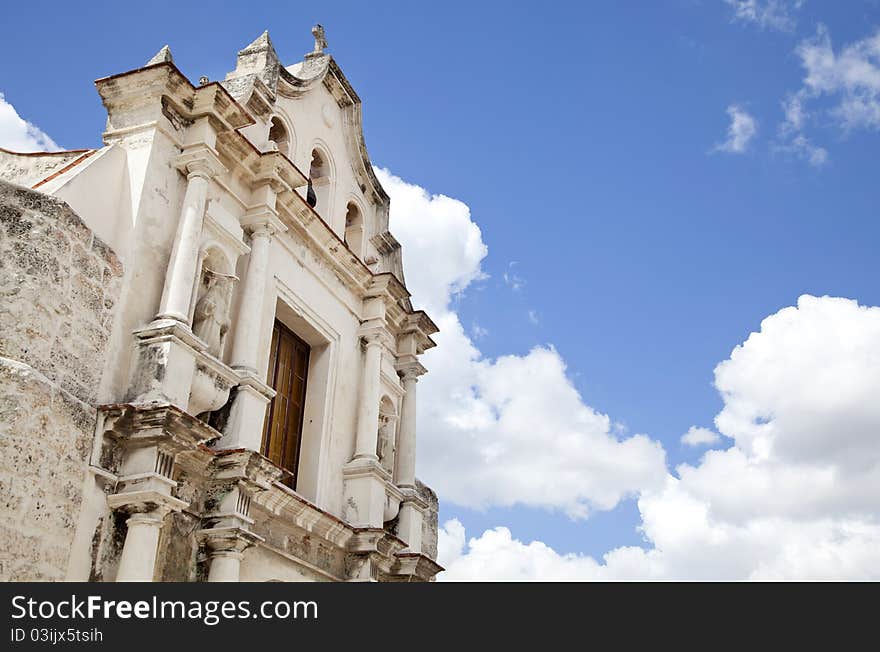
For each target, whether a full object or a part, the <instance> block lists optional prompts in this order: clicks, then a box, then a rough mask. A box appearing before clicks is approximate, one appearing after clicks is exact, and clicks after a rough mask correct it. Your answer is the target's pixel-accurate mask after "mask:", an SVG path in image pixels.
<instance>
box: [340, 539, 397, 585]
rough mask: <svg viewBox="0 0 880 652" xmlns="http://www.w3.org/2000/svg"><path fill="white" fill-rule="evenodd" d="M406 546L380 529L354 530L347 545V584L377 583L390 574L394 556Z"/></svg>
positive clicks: (394, 560)
mask: <svg viewBox="0 0 880 652" xmlns="http://www.w3.org/2000/svg"><path fill="white" fill-rule="evenodd" d="M405 546H406V544H405V543H404V542H403V541H401V540H400V539H398V538H397V537H396V536H394V535H393V534H390V533H389V532H388V531H387V530H384V529H381V528H355V529H354V536H352V538H351V540H350V541H349V544H348V555H347V557H346V564H345V566H346V574H347V581H349V582H378V581H380V580H381V579H382V578H383V577H384V576H387V575H390V574H391V573H392V568H393V566H394V564H395V562H396V555H397V553H398V552H400V551H402V550H403V549H404V547H405Z"/></svg>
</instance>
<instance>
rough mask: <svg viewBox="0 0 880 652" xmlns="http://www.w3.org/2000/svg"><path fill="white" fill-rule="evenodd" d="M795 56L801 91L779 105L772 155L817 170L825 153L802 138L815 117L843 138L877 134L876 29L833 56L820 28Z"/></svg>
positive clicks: (879, 41)
mask: <svg viewBox="0 0 880 652" xmlns="http://www.w3.org/2000/svg"><path fill="white" fill-rule="evenodd" d="M795 52H796V54H797V56H798V58H799V59H800V61H801V65H802V66H803V68H804V79H803V86H802V87H801V89H800V90H799V91H798V92H797V93H794V94H792V95H791V96H790V97H789V98H788V99H787V100H786V101H785V102H783V112H784V115H785V117H784V119H783V121H782V123H781V125H780V127H779V135H780V142H779V145H778V146H777V149H779V150H780V151H782V152H784V153H788V154H791V155H793V156H795V157H796V158H799V159H801V160H804V161H806V162H808V163H809V164H810V165H813V166H815V167H820V166H822V165H824V164H825V163H826V162H827V161H828V150H826V149H825V148H824V147H820V146H818V145H815V144H814V143H813V142H812V140H811V139H810V138H809V137H808V136H807V135H805V134H804V133H803V132H804V130H805V128H806V127H807V124H808V122H809V121H810V120H811V119H814V118H815V116H816V115H818V116H819V117H822V118H826V121H828V120H830V122H831V123H832V124H835V125H837V126H838V127H840V128H841V129H843V130H844V131H846V132H852V131H855V130H858V129H875V130H876V129H880V29H877V30H876V31H875V32H874V33H873V34H872V35H870V36H868V37H865V38H863V39H861V40H857V41H855V42H853V43H850V44H848V45H845V46H844V47H842V48H841V49H840V50H839V51H837V52H835V51H834V48H833V46H832V43H831V36H830V35H829V33H828V30H827V28H826V27H825V26H823V25H820V26H819V27H818V29H817V30H816V34H815V35H814V36H812V37H810V38H807V39H804V40H803V41H801V42H800V43H799V44H798V46H797V48H796V50H795ZM823 100H824V102H823ZM808 105H811V106H812V108H809V106H808Z"/></svg>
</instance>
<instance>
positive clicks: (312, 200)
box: [306, 179, 318, 208]
mask: <svg viewBox="0 0 880 652" xmlns="http://www.w3.org/2000/svg"><path fill="white" fill-rule="evenodd" d="M306 203H307V204H308V205H309V206H311V207H312V208H314V207H315V205H316V204H317V203H318V195H316V194H315V189H314V188H313V187H312V180H311V179H309V187H308V190H306Z"/></svg>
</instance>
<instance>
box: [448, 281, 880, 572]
mask: <svg viewBox="0 0 880 652" xmlns="http://www.w3.org/2000/svg"><path fill="white" fill-rule="evenodd" d="M715 385H716V387H717V388H718V390H719V392H720V393H721V396H722V398H723V400H724V407H723V409H722V410H721V412H719V414H718V415H717V417H716V419H715V426H716V428H717V429H718V431H719V432H720V433H722V434H724V435H725V436H727V437H730V438H731V439H732V440H733V442H734V443H733V446H732V447H731V448H729V449H727V450H724V451H720V450H711V451H708V452H707V453H706V454H705V455H704V456H703V458H702V459H701V461H700V462H699V463H698V464H696V465H688V464H683V465H681V466H679V467H678V468H677V469H676V470H675V473H670V474H668V475H667V477H666V479H665V481H664V483H663V485H662V486H661V487H660V488H649V489H646V490H644V491H642V492H641V494H640V496H639V499H638V506H639V512H640V514H641V525H640V530H641V532H642V534H643V535H644V537H645V539H646V543H648V544H649V547H646V548H639V547H625V548H617V549H615V550H612V551H610V552H609V553H607V554H606V555H604V556H603V558H602V560H601V561H597V560H593V559H591V558H588V557H584V556H578V555H574V556H573V555H560V554H558V553H556V552H554V551H552V550H550V549H548V548H547V547H546V546H544V545H543V544H541V543H540V542H537V543H536V542H532V543H529V544H525V543H522V542H520V541H517V540H516V539H514V538H513V537H512V535H511V533H510V532H509V531H507V530H505V529H504V528H496V529H494V530H488V531H486V532H484V533H483V534H482V535H481V536H480V537H475V538H472V539H470V540H467V541H466V540H465V536H464V533H463V532H458V533H456V537H451V534H452V533H453V532H452V531H451V530H450V529H449V526H448V524H447V527H446V528H445V529H444V533H443V537H444V540H445V547H444V554H445V555H447V556H448V557H447V558H446V559H445V561H446V562H447V564H448V566H447V567H448V569H449V570H448V574H447V575H446V577H444V579H464V578H468V579H509V578H513V579H542V576H541V573H543V572H553V573H558V572H562V574H566V572H567V573H568V574H569V575H570V576H572V577H576V578H578V579H832V578H835V579H880V503H878V501H877V499H876V497H877V496H878V495H880V401H878V400H877V388H878V387H880V308H877V307H865V306H860V305H859V304H858V303H856V302H855V301H852V300H848V299H840V298H832V297H812V296H803V297H801V298H800V299H799V300H798V303H797V306H792V307H788V308H784V309H782V310H780V311H779V312H777V313H775V314H773V315H771V316H770V317H767V318H766V319H765V320H764V321H763V322H762V323H761V328H760V331H758V332H756V333H753V334H752V335H750V336H749V337H748V339H747V340H746V341H745V342H743V343H742V344H741V345H739V346H737V347H736V348H735V349H734V350H733V352H732V353H731V355H730V357H729V358H728V359H727V360H725V361H724V362H722V363H721V364H719V365H718V367H717V368H716V370H715ZM488 556H491V557H492V559H491V560H489V559H488V558H487V557H488ZM443 561H444V560H441V563H442V562H443ZM560 566H561V567H563V568H564V569H565V570H563V571H560V570H559V568H560ZM547 569H550V570H549V571H548V570H547Z"/></svg>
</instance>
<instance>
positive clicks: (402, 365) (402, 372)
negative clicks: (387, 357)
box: [394, 360, 428, 382]
mask: <svg viewBox="0 0 880 652" xmlns="http://www.w3.org/2000/svg"><path fill="white" fill-rule="evenodd" d="M394 369H395V370H396V371H397V375H398V376H400V380H402V381H403V382H407V381H409V380H412V381H414V382H418V380H419V376H423V375H425V374H426V373H428V370H427V369H425V367H424V366H423V365H422V363H421V362H419V361H418V360H407V361H405V362H398V363H397V364H396V365H394Z"/></svg>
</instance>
